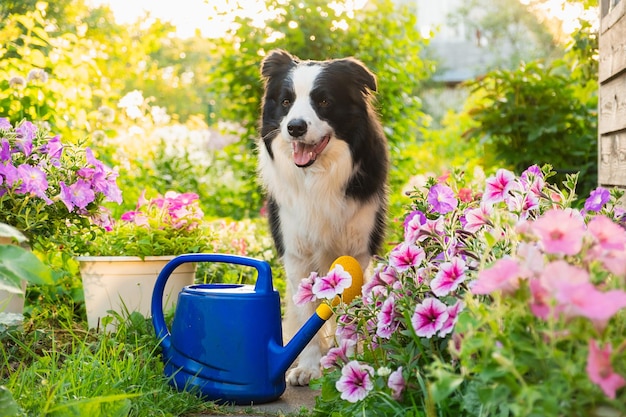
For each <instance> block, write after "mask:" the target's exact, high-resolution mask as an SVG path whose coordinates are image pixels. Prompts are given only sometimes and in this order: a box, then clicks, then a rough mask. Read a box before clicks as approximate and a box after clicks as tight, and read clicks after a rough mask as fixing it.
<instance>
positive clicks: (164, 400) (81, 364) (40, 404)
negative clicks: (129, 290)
mask: <svg viewBox="0 0 626 417" xmlns="http://www.w3.org/2000/svg"><path fill="white" fill-rule="evenodd" d="M74 319H75V316H74V314H73V308H72V307H67V306H61V307H59V308H58V310H57V311H56V314H55V317H52V316H46V314H45V313H43V314H39V315H37V316H35V318H34V319H33V318H31V319H29V320H27V321H26V322H25V323H24V324H23V326H22V329H11V330H8V331H4V332H2V333H0V385H3V386H4V387H5V390H3V391H0V405H3V407H0V416H3V415H17V416H89V417H99V416H103V417H104V416H106V417H116V416H146V417H148V416H184V415H191V414H196V413H208V412H211V413H215V414H219V413H221V412H223V411H224V408H223V407H218V406H216V405H214V404H213V403H210V402H204V401H202V400H201V399H200V398H198V397H196V396H195V395H193V394H190V393H186V392H182V393H181V392H177V391H176V390H174V389H173V388H171V387H170V386H169V385H168V384H167V378H166V377H165V376H164V374H163V364H162V362H161V358H160V355H159V350H158V346H157V342H156V338H155V337H154V333H153V330H152V326H151V323H150V322H149V321H148V320H146V319H144V318H143V317H142V316H141V315H140V314H137V313H134V314H132V315H130V316H129V317H128V318H127V319H126V320H123V322H122V323H121V325H119V327H118V330H117V331H115V332H113V333H109V334H105V333H96V332H94V331H90V332H88V331H86V330H85V327H86V326H85V324H84V323H82V322H79V323H74V321H73V320H74ZM10 395H12V398H13V400H14V402H12V401H11V399H10ZM3 401H4V402H3ZM15 409H17V414H15V411H10V410H15ZM2 410H7V412H10V413H11V414H4V413H3V411H2Z"/></svg>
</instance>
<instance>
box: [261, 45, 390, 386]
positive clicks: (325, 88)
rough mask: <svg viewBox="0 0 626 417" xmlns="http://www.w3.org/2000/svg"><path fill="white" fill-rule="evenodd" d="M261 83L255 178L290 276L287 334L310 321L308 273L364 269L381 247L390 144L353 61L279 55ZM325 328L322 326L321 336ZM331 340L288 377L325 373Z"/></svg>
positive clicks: (372, 87)
mask: <svg viewBox="0 0 626 417" xmlns="http://www.w3.org/2000/svg"><path fill="white" fill-rule="evenodd" d="M261 75H262V77H263V79H264V81H265V93H264V96H263V105H262V106H263V110H262V120H261V136H262V137H261V141H260V142H259V167H258V168H259V176H260V179H261V182H262V184H263V187H264V188H265V191H266V194H267V205H268V217H269V224H270V228H271V232H272V237H273V239H274V243H275V245H276V249H277V251H278V254H279V255H280V256H281V258H282V262H283V264H284V267H285V273H286V275H287V309H286V313H285V334H286V335H287V336H289V337H291V336H293V334H294V333H295V332H296V331H297V330H298V329H299V328H300V327H301V326H302V325H303V324H304V323H305V322H306V320H307V319H308V318H309V317H310V316H311V315H312V314H313V312H314V306H313V305H308V306H306V307H297V308H296V307H295V305H294V303H293V300H292V297H293V295H294V294H295V293H296V291H297V289H298V285H299V283H300V282H301V280H302V279H303V278H306V277H308V276H309V275H310V274H311V272H317V273H318V274H319V276H324V275H326V274H327V273H328V270H329V268H330V265H331V264H332V262H333V261H334V260H335V259H336V258H338V257H339V256H342V255H350V256H352V257H354V258H356V259H357V260H358V262H359V263H360V264H361V267H362V268H363V270H364V271H365V270H366V268H367V266H368V264H369V262H370V258H371V257H372V255H374V254H375V253H377V252H378V250H379V249H380V247H381V245H382V242H383V239H384V232H385V220H386V210H387V172H388V170H389V156H388V149H387V140H386V139H385V135H384V134H383V129H382V126H381V124H380V122H379V120H378V117H377V115H376V112H375V111H374V109H373V107H372V104H371V98H372V97H371V93H372V92H375V91H376V78H375V76H374V75H373V74H372V73H371V72H370V71H369V70H368V69H367V68H366V67H365V66H364V65H363V64H362V63H361V62H359V61H357V60H356V59H353V58H346V59H336V60H329V61H301V60H299V59H298V58H296V57H294V56H292V55H290V54H289V53H288V52H286V51H283V50H274V51H272V52H270V53H269V54H268V55H267V57H266V58H265V59H264V60H263V63H262V65H261ZM330 331H331V330H329V329H327V332H330ZM329 338H330V337H329V336H328V335H327V336H326V337H323V336H321V335H320V336H316V337H315V338H314V339H313V340H312V341H311V342H310V343H309V345H308V346H307V347H306V348H305V349H304V350H303V351H302V353H301V354H300V356H299V359H298V364H297V366H296V367H294V368H292V369H290V370H289V371H288V373H287V375H286V379H287V382H288V383H289V384H291V385H307V384H308V383H309V380H310V379H313V378H317V377H319V376H320V375H321V372H320V358H321V356H322V354H323V353H324V351H325V349H327V347H328V346H327V339H329Z"/></svg>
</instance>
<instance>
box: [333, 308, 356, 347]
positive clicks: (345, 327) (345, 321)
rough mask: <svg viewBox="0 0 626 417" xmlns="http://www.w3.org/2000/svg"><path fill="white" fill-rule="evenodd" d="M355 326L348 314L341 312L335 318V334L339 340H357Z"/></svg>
mask: <svg viewBox="0 0 626 417" xmlns="http://www.w3.org/2000/svg"><path fill="white" fill-rule="evenodd" d="M356 331H357V326H356V321H355V320H354V318H352V317H350V316H349V315H348V314H343V315H341V316H339V319H338V320H337V330H335V335H336V336H337V338H338V339H339V340H354V341H355V342H356V340H357V332H356Z"/></svg>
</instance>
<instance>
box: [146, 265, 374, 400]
mask: <svg viewBox="0 0 626 417" xmlns="http://www.w3.org/2000/svg"><path fill="white" fill-rule="evenodd" d="M344 258H345V259H344ZM341 259H344V262H345V261H346V259H347V262H348V264H349V265H350V268H345V269H346V270H348V271H350V272H351V273H352V276H353V285H352V287H351V288H350V289H347V290H346V291H345V292H344V301H345V302H348V301H349V300H348V298H350V299H351V298H352V297H353V296H354V295H356V294H353V293H354V292H355V290H354V289H357V291H358V293H360V289H361V285H362V282H363V278H362V272H361V269H360V267H358V263H357V262H356V260H354V258H349V257H342V258H339V259H338V260H337V261H335V263H340V262H339V261H340V260H341ZM186 262H221V263H229V264H236V265H242V266H248V267H253V268H255V269H256V270H257V272H258V277H257V281H256V285H254V286H252V285H239V284H198V285H189V286H186V287H185V288H183V290H182V291H181V292H180V294H179V295H178V303H177V307H176V311H175V315H174V321H173V323H172V328H171V333H170V331H169V330H168V328H167V325H166V324H165V320H164V317H163V291H164V288H165V284H166V282H167V279H168V278H169V276H170V274H171V273H172V272H173V271H174V269H176V268H177V267H178V266H179V265H181V264H183V263H186ZM355 264H356V265H357V267H358V272H356V273H355V272H353V271H355V269H356V268H355V266H354V265H355ZM333 265H334V264H333ZM331 268H332V267H331ZM359 274H360V276H356V277H355V275H359ZM348 294H350V295H348ZM331 316H332V310H331V309H330V307H329V306H328V305H326V304H321V305H320V306H319V307H318V308H317V310H316V312H315V314H313V316H311V318H310V319H309V320H308V321H307V322H306V323H305V325H304V326H303V327H302V328H301V329H300V330H299V331H298V332H297V333H296V335H295V336H294V337H293V338H292V339H291V340H290V341H289V343H288V344H287V345H286V346H283V334H282V327H281V316H280V299H279V295H278V291H276V290H275V289H274V287H273V285H272V271H271V269H270V265H269V264H268V263H267V262H265V261H261V260H257V259H253V258H249V257H244V256H235V255H222V254H188V255H181V256H178V257H176V258H174V259H173V260H171V261H170V262H169V263H168V264H166V265H165V267H164V268H163V270H162V271H161V273H160V274H159V277H158V278H157V281H156V284H155V287H154V291H153V294H152V323H153V324H154V329H155V331H156V335H157V337H158V338H159V340H160V344H161V348H162V353H163V360H164V362H165V371H164V372H165V374H166V375H167V376H169V377H170V383H171V384H172V385H173V386H175V387H176V388H177V389H179V390H186V391H194V392H197V393H198V394H199V395H201V396H202V397H203V398H206V399H207V400H212V401H217V402H222V403H235V404H252V403H254V404H260V403H266V402H270V401H274V400H276V399H278V398H279V397H280V396H281V395H282V394H283V392H284V391H285V388H286V384H285V372H286V371H287V369H288V368H289V366H290V365H291V364H292V363H293V362H294V361H295V359H296V357H297V356H298V355H299V354H300V352H301V351H302V349H304V347H305V346H306V345H307V344H308V343H309V341H310V340H311V339H312V338H313V336H315V334H316V333H317V331H318V330H319V329H320V328H321V327H322V325H323V324H324V323H325V321H326V320H328V319H329V318H330V317H331Z"/></svg>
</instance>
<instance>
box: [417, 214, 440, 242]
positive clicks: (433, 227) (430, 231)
mask: <svg viewBox="0 0 626 417" xmlns="http://www.w3.org/2000/svg"><path fill="white" fill-rule="evenodd" d="M444 221H445V219H444V218H443V216H439V217H437V218H436V219H434V220H432V219H427V220H426V223H424V224H422V226H421V227H420V230H419V231H418V232H417V241H418V242H423V241H425V240H426V239H428V238H429V237H434V236H441V235H443V233H444V227H443V226H444Z"/></svg>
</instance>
